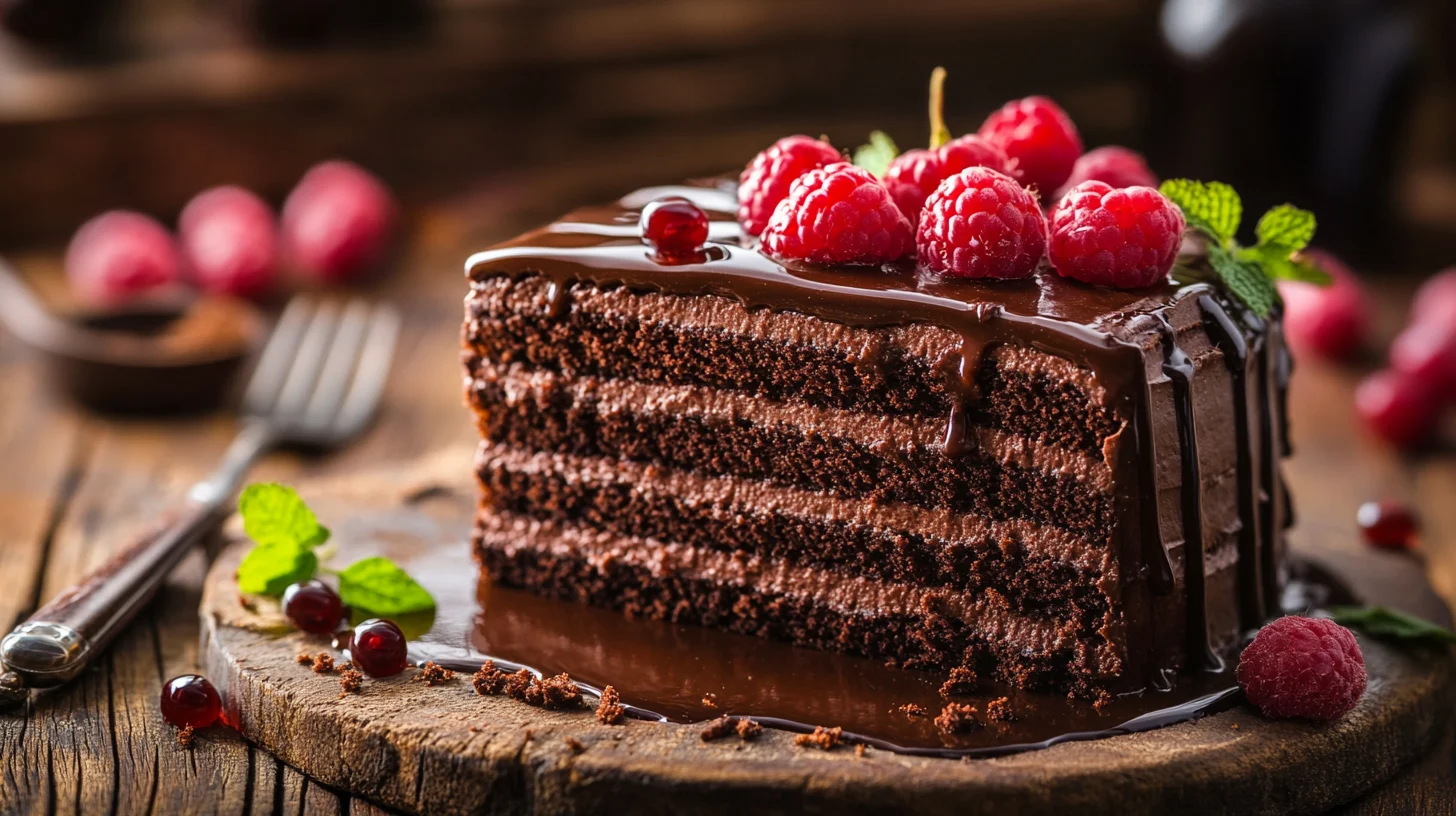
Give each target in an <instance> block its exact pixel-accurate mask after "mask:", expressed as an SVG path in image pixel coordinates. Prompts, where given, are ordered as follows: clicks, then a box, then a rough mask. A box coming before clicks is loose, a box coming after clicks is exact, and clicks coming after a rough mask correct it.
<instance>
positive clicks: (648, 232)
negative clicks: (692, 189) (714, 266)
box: [639, 196, 708, 258]
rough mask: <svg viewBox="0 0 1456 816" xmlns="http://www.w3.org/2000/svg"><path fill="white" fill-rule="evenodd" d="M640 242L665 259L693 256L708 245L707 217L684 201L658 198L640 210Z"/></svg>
mask: <svg viewBox="0 0 1456 816" xmlns="http://www.w3.org/2000/svg"><path fill="white" fill-rule="evenodd" d="M639 223H640V225H641V228H642V240H643V241H646V242H647V244H648V245H649V246H651V247H652V248H653V249H654V250H656V251H657V254H659V255H662V256H664V257H668V258H681V257H685V256H689V255H693V254H695V253H696V252H698V251H699V250H701V249H702V248H703V244H705V243H707V242H708V214H707V213H705V212H703V211H702V209H700V208H699V207H698V205H696V204H694V203H693V202H691V201H688V200H687V199H686V198H679V197H677V196H673V197H671V198H660V199H658V200H656V201H653V202H651V203H649V204H648V205H647V206H646V207H643V208H642V219H641V221H640V222H639Z"/></svg>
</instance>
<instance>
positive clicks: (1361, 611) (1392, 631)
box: [1329, 606, 1456, 643]
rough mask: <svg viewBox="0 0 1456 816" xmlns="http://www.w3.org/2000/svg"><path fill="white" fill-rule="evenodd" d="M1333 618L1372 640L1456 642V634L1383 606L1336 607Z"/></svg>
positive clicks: (1331, 611)
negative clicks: (1372, 638)
mask: <svg viewBox="0 0 1456 816" xmlns="http://www.w3.org/2000/svg"><path fill="white" fill-rule="evenodd" d="M1329 613H1330V618H1331V619H1332V620H1333V621H1334V622H1335V623H1338V624H1340V625H1341V626H1349V627H1351V628H1353V629H1359V630H1361V631H1363V632H1365V633H1367V634H1369V635H1370V636H1371V637H1376V638H1380V639H1382V640H1395V641H1406V642H1417V643H1456V632H1452V631H1451V630H1449V629H1447V628H1445V627H1443V626H1437V625H1436V624H1434V623H1431V622H1430V621H1425V620H1421V619H1420V618H1417V617H1413V616H1411V615H1407V614H1405V613H1404V612H1397V611H1395V610H1394V609H1387V608H1385V607H1383V606H1336V607H1333V608H1331V609H1330V610H1329Z"/></svg>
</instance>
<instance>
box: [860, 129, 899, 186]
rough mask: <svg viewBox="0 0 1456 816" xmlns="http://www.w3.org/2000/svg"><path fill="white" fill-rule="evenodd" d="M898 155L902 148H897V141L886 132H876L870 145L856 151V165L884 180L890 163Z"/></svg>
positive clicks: (871, 137)
mask: <svg viewBox="0 0 1456 816" xmlns="http://www.w3.org/2000/svg"><path fill="white" fill-rule="evenodd" d="M898 155H900V148H898V147H896V146H895V140H894V139H891V138H890V137H889V135H888V134H886V133H885V132H884V131H881V130H876V131H874V132H872V133H870V141H869V144H865V145H860V146H859V148H858V149H857V150H855V151H854V165H855V166H856V167H863V168H864V169H866V170H868V171H870V172H871V173H874V174H875V176H876V177H877V178H884V177H885V172H886V171H888V170H889V169H890V162H892V161H894V160H895V157H896V156H898Z"/></svg>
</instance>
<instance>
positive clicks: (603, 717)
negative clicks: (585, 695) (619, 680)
mask: <svg viewBox="0 0 1456 816" xmlns="http://www.w3.org/2000/svg"><path fill="white" fill-rule="evenodd" d="M626 713H627V709H626V708H624V707H623V706H622V698H621V697H620V696H619V695H618V694H617V690H616V689H615V688H613V687H611V686H607V687H606V688H604V689H602V699H601V702H599V703H597V722H599V723H601V724H602V725H616V724H617V723H619V722H621V721H622V716H623V715H624V714H626Z"/></svg>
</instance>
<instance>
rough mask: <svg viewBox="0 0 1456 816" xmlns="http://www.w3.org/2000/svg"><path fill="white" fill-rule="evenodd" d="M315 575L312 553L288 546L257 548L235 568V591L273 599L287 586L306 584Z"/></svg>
mask: <svg viewBox="0 0 1456 816" xmlns="http://www.w3.org/2000/svg"><path fill="white" fill-rule="evenodd" d="M316 572H318V556H316V555H314V553H313V550H310V549H308V548H307V547H303V546H300V545H298V544H294V543H291V542H286V541H281V542H273V543H268V544H259V545H258V546H256V547H254V548H253V549H252V550H250V551H248V554H247V556H245V557H244V558H243V563H242V564H240V565H238V590H239V591H240V592H245V593H247V594H249V595H271V596H274V597H277V596H279V595H282V594H283V590H285V589H287V588H288V585H289V584H296V583H298V582H299V581H307V580H308V579H310V578H312V577H313V576H314V574H315V573H316Z"/></svg>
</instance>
